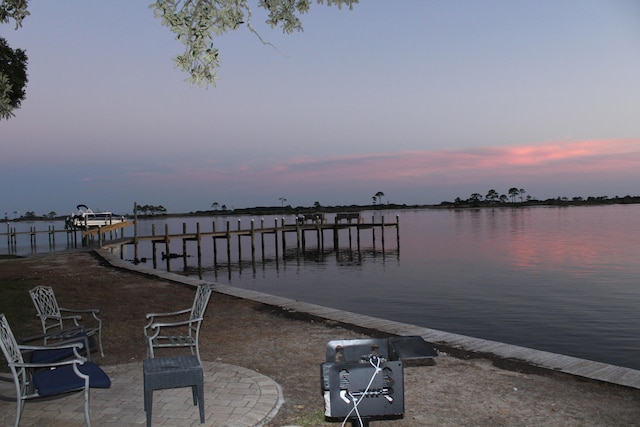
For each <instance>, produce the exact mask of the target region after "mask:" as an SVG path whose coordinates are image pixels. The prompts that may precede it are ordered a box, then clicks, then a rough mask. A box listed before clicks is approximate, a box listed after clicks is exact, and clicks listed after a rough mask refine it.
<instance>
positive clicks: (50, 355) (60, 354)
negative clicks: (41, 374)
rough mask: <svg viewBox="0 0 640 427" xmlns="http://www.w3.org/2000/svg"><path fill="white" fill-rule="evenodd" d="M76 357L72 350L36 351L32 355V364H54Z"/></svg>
mask: <svg viewBox="0 0 640 427" xmlns="http://www.w3.org/2000/svg"><path fill="white" fill-rule="evenodd" d="M74 356H75V355H74V354H73V349H72V348H57V349H51V350H36V351H34V352H33V353H32V354H31V363H54V362H59V361H61V360H65V359H69V358H71V357H74Z"/></svg>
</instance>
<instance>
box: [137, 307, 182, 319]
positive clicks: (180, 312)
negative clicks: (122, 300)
mask: <svg viewBox="0 0 640 427" xmlns="http://www.w3.org/2000/svg"><path fill="white" fill-rule="evenodd" d="M190 312H191V309H190V308H185V309H184V310H179V311H172V312H169V313H147V314H145V317H146V318H147V319H150V318H152V317H168V316H176V315H178V314H184V313H190Z"/></svg>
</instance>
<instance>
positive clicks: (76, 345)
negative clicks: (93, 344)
mask: <svg viewBox="0 0 640 427" xmlns="http://www.w3.org/2000/svg"><path fill="white" fill-rule="evenodd" d="M87 345H88V341H87V338H86V337H85V339H84V342H78V341H75V342H66V343H64V344H60V345H46V346H44V345H18V349H19V350H20V351H21V352H22V353H23V354H29V353H33V352H36V351H52V350H64V349H68V348H70V349H72V350H73V356H74V357H75V358H76V359H84V360H88V359H87V358H86V357H84V356H82V355H80V353H79V351H80V350H81V349H82V348H84V347H85V346H87ZM87 349H88V347H87ZM27 363H28V362H27ZM45 365H46V364H45Z"/></svg>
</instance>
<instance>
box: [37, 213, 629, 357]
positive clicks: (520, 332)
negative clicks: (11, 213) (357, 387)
mask: <svg viewBox="0 0 640 427" xmlns="http://www.w3.org/2000/svg"><path fill="white" fill-rule="evenodd" d="M374 214H375V215H377V216H378V217H379V216H380V215H384V216H385V221H386V222H392V221H395V216H396V215H399V218H400V245H399V247H398V245H397V244H396V235H395V229H387V230H386V232H385V247H384V250H383V248H382V247H381V239H380V237H381V236H380V231H379V230H377V234H376V237H377V239H376V245H375V248H374V246H373V242H372V238H371V232H370V231H364V232H362V234H361V246H360V251H358V250H357V248H356V247H355V245H356V244H355V233H354V235H353V247H351V248H349V244H348V236H347V234H345V233H342V234H341V235H340V243H341V245H340V248H339V251H337V252H336V251H334V250H333V244H332V236H331V233H330V232H329V233H326V234H325V246H324V250H318V248H317V244H316V237H315V234H313V235H312V234H308V235H307V248H306V251H305V253H301V252H299V251H296V250H295V237H294V236H293V235H290V236H289V237H288V239H287V242H288V249H287V252H286V254H285V259H284V260H283V259H282V257H280V259H278V260H276V258H275V256H274V240H273V237H272V236H268V237H266V238H265V245H266V246H265V247H266V249H265V258H266V260H265V261H264V262H263V260H262V253H261V249H260V241H259V239H257V251H256V262H255V263H252V262H251V252H250V243H249V241H248V240H243V241H242V254H243V255H242V257H243V262H242V263H239V262H238V248H237V243H236V242H235V240H234V241H232V248H231V264H230V265H228V264H227V258H226V242H224V241H218V263H219V266H218V268H217V269H214V268H213V255H212V252H213V251H212V246H213V245H212V243H211V239H204V240H203V261H202V267H203V268H204V270H203V271H202V274H203V276H204V278H205V279H209V280H215V281H218V282H221V283H226V284H230V285H233V286H238V287H242V288H248V289H253V290H257V291H261V292H266V293H270V294H275V295H280V296H284V297H288V298H294V299H298V300H303V301H307V302H312V303H316V304H320V305H325V306H330V307H335V308H339V309H344V310H348V311H353V312H358V313H362V314H368V315H372V316H377V317H382V318H387V319H391V320H397V321H400V322H406V323H411V324H416V325H420V326H424V327H428V328H434V329H440V330H444V331H448V332H454V333H459V334H463V335H469V336H474V337H479V338H485V339H490V340H496V341H500V342H507V343H511V344H516V345H522V346H525V347H531V348H536V349H540V350H547V351H552V352H555V353H561V354H567V355H571V356H576V357H581V358H585V359H591V360H597V361H602V362H607V363H612V364H616V365H621V366H628V367H631V368H635V369H640V338H639V337H638V331H640V315H638V313H639V311H640V279H639V278H640V263H639V262H638V260H639V259H640V244H639V243H638V239H637V236H638V235H640V205H619V206H598V207H569V208H546V207H539V208H525V209H493V210H491V209H482V210H458V211H453V210H416V211H400V212H382V213H380V212H375V213H372V212H367V213H365V214H364V216H365V218H367V221H370V219H371V217H372V215H374ZM378 219H379V218H378ZM226 220H230V221H231V228H232V229H234V228H236V227H237V224H236V222H237V220H238V218H237V217H233V218H216V219H215V221H216V223H217V225H216V229H219V230H220V229H223V228H224V227H225V222H226ZM168 221H169V230H170V233H174V234H175V233H179V232H181V230H182V223H183V222H184V221H187V229H188V231H189V232H194V231H195V222H199V223H200V227H201V230H202V231H210V230H211V222H212V221H214V219H210V218H198V219H191V218H189V219H186V218H185V219H170V220H168ZM241 221H242V224H243V228H244V227H248V225H249V221H250V218H248V217H243V218H241ZM259 221H260V219H259V218H257V219H256V224H259ZM151 223H152V222H151V221H142V222H141V223H140V224H139V227H138V230H139V233H140V234H141V235H145V234H151ZM156 224H157V225H156V227H157V230H161V231H160V233H163V232H164V222H157V223H156ZM271 225H273V218H271V219H266V218H265V226H271ZM27 243H28V242H27ZM45 243H46V242H45ZM162 250H164V245H158V249H157V252H158V260H159V262H160V263H162V261H160V251H162ZM181 251H182V245H181V242H180V241H179V240H174V241H173V242H172V246H171V252H179V253H181ZM188 253H189V254H190V255H192V256H191V257H189V258H187V263H188V272H189V273H191V274H198V269H197V257H196V246H195V243H193V242H190V243H188ZM280 255H282V254H281V253H280ZM139 256H140V257H142V256H146V257H148V258H151V245H150V244H149V245H148V246H144V245H140V247H139ZM124 257H125V258H126V259H131V258H133V250H132V248H131V247H127V248H126V249H125V253H124ZM171 262H172V264H171V266H172V271H175V272H182V271H183V260H182V259H177V260H172V261H171ZM147 265H148V267H149V268H151V267H152V266H151V263H149V262H148V263H147ZM161 266H162V264H161Z"/></svg>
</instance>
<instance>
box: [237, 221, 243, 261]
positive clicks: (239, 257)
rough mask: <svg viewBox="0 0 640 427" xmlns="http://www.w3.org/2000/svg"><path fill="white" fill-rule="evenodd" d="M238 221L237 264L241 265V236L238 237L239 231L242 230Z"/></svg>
mask: <svg viewBox="0 0 640 427" xmlns="http://www.w3.org/2000/svg"><path fill="white" fill-rule="evenodd" d="M240 221H242V220H241V219H240V218H238V263H239V264H240V265H242V242H241V239H242V236H241V235H240V230H241V229H242V227H241V226H240Z"/></svg>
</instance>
